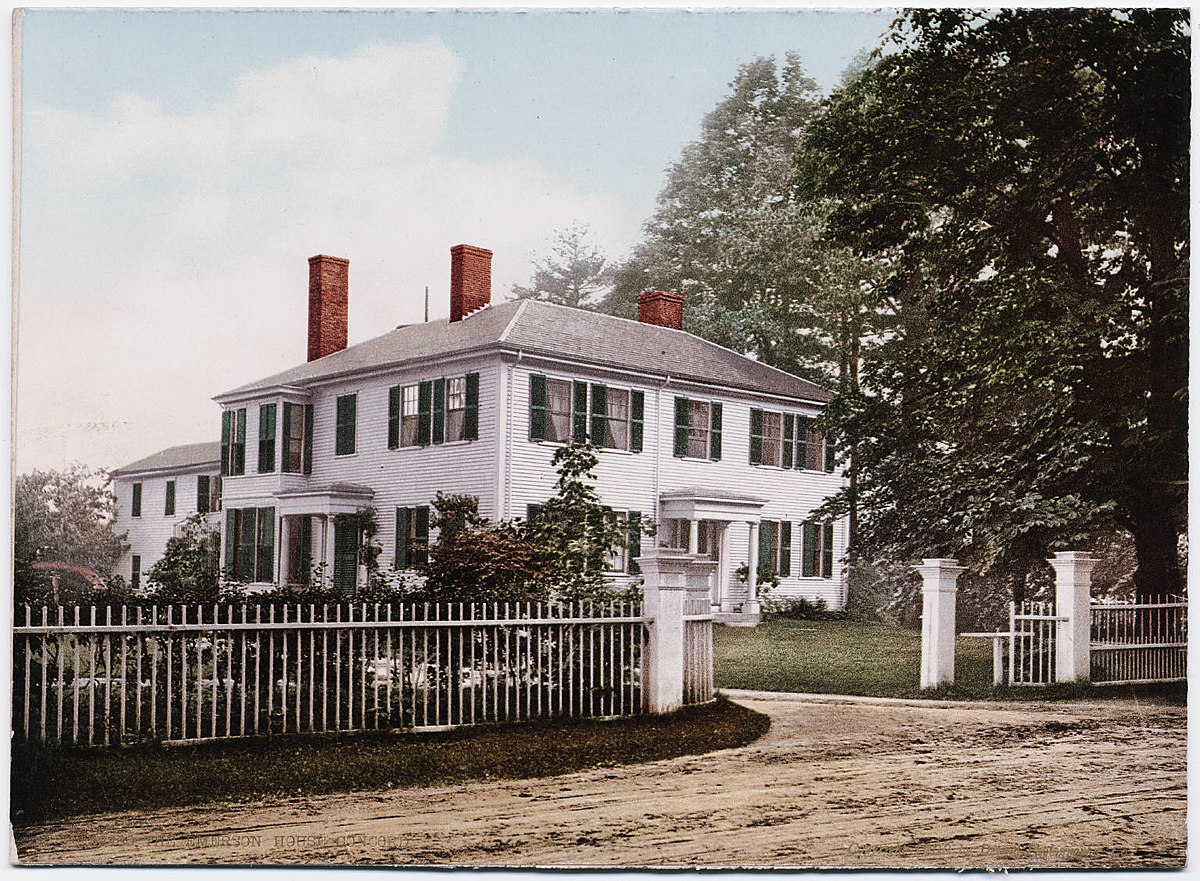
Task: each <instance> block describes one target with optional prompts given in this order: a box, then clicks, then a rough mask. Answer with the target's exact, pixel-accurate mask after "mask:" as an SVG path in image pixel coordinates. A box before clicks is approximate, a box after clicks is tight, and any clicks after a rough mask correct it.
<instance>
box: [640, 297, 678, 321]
mask: <svg viewBox="0 0 1200 881" xmlns="http://www.w3.org/2000/svg"><path fill="white" fill-rule="evenodd" d="M638 321H640V322H642V324H657V325H659V326H661V327H673V328H675V330H683V294H672V293H669V292H667V291H646V292H645V293H644V294H639V295H638Z"/></svg>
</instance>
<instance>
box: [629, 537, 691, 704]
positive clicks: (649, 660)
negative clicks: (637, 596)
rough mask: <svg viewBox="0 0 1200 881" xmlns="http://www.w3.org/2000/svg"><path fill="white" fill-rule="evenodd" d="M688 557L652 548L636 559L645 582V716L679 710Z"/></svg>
mask: <svg viewBox="0 0 1200 881" xmlns="http://www.w3.org/2000/svg"><path fill="white" fill-rule="evenodd" d="M692 559H693V557H692V555H691V554H688V553H685V552H682V551H676V550H671V549H667V548H654V549H653V550H652V551H651V553H649V554H645V555H643V556H640V557H638V558H637V564H638V566H639V567H640V568H641V571H642V577H643V579H644V580H645V583H644V585H643V588H642V591H643V594H644V596H645V609H646V617H647V618H648V619H649V622H648V624H647V630H648V634H647V641H646V651H645V653H644V654H643V656H642V675H643V677H644V679H643V682H642V694H643V703H644V704H645V708H646V712H648V713H670V712H672V711H673V710H678V709H679V708H680V707H682V706H683V607H684V600H685V599H686V598H687V594H688V578H687V575H688V569H689V565H688V564H689V563H690V562H691V561H692Z"/></svg>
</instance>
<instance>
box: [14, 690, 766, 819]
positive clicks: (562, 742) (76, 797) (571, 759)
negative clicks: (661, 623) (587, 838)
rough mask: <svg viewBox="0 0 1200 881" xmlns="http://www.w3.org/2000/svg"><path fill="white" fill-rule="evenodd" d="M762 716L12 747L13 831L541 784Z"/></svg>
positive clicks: (680, 746) (711, 737)
mask: <svg viewBox="0 0 1200 881" xmlns="http://www.w3.org/2000/svg"><path fill="white" fill-rule="evenodd" d="M770 724H771V723H770V720H769V719H768V718H767V717H766V716H764V715H762V714H760V713H756V712H754V711H752V710H748V709H746V708H745V707H742V706H739V705H737V704H734V703H730V702H729V701H726V700H719V701H717V703H715V704H711V705H709V706H705V707H692V708H688V709H685V710H682V711H680V712H678V713H674V714H671V715H669V716H638V717H634V718H631V719H620V720H615V721H608V722H604V721H596V720H579V721H574V722H571V721H555V722H532V723H525V724H520V725H504V726H493V727H486V728H472V729H460V730H457V731H451V732H446V733H439V734H399V735H398V734H383V733H371V734H358V735H344V736H340V737H335V736H328V735H326V736H318V735H313V736H303V735H298V736H286V737H278V738H274V739H270V740H240V741H228V742H224V743H222V742H212V743H204V744H195V745H192V746H180V747H133V748H128V749H109V750H104V749H91V750H82V749H77V750H51V749H44V748H43V749H33V748H28V747H17V748H15V749H14V750H13V763H12V821H13V822H14V823H15V824H16V825H26V824H29V823H35V822H41V821H45V820H57V819H63V818H66V817H72V816H78V815H82V814H92V813H105V812H109V811H122V810H153V809H156V808H165V807H171V806H177V805H196V804H203V803H206V802H216V801H249V800H253V799H258V798H262V797H269V796H289V795H301V794H303V795H313V794H317V793H327V792H346V791H351V790H363V789H388V788H392V787H412V786H425V785H429V784H436V783H452V782H459V781H468V780H492V779H505V778H509V779H512V778H526V777H550V776H554V775H556V774H565V773H568V772H571V771H579V770H583V769H586V768H594V767H613V766H616V765H627V764H634V763H638V762H648V761H653V760H656V759H663V758H670V757H672V756H680V755H693V754H699V753H705V752H711V751H713V750H717V749H726V748H729V747H735V746H743V745H745V744H747V743H750V742H751V741H754V740H756V739H757V738H759V737H761V736H762V735H763V734H765V733H766V731H767V729H768V728H769V727H770Z"/></svg>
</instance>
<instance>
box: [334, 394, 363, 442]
mask: <svg viewBox="0 0 1200 881" xmlns="http://www.w3.org/2000/svg"><path fill="white" fill-rule="evenodd" d="M357 418H358V395H339V396H338V399H337V435H336V439H335V441H334V453H335V454H336V455H338V456H348V455H350V454H351V453H353V452H354V447H355V437H354V432H355V423H356V421H357Z"/></svg>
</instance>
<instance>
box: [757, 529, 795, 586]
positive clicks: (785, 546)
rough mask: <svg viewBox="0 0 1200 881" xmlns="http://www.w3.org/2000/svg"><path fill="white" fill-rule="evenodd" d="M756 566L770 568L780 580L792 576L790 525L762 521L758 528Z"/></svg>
mask: <svg viewBox="0 0 1200 881" xmlns="http://www.w3.org/2000/svg"><path fill="white" fill-rule="evenodd" d="M758 566H759V568H760V569H762V568H764V567H770V569H771V571H772V572H774V573H775V574H776V575H778V576H780V577H781V578H786V577H787V576H789V575H791V574H792V524H791V523H790V522H789V521H787V520H763V521H762V522H760V523H759V526H758Z"/></svg>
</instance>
